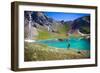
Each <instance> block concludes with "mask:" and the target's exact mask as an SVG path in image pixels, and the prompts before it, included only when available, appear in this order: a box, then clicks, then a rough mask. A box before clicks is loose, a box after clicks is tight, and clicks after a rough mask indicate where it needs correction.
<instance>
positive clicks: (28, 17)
mask: <svg viewBox="0 0 100 73" xmlns="http://www.w3.org/2000/svg"><path fill="white" fill-rule="evenodd" d="M24 26H25V29H24V31H25V32H24V34H25V39H27V38H28V39H35V40H36V39H48V38H60V37H61V38H66V33H68V32H69V31H70V30H73V32H74V31H75V30H77V29H79V30H80V32H82V33H90V17H89V16H84V17H81V18H78V19H76V20H74V21H64V20H62V21H56V20H55V19H53V18H50V17H49V16H47V15H45V13H43V12H32V11H25V12H24ZM30 31H31V32H30Z"/></svg>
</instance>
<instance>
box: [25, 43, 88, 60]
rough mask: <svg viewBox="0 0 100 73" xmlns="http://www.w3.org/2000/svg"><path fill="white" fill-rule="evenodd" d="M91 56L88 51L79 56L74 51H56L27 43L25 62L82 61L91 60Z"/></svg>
mask: <svg viewBox="0 0 100 73" xmlns="http://www.w3.org/2000/svg"><path fill="white" fill-rule="evenodd" d="M89 55H90V54H89V52H88V51H86V52H83V53H82V54H79V53H77V51H75V50H72V49H69V50H65V49H56V48H53V47H48V46H47V45H43V44H38V43H26V42H25V51H24V61H46V60H64V59H80V58H89Z"/></svg>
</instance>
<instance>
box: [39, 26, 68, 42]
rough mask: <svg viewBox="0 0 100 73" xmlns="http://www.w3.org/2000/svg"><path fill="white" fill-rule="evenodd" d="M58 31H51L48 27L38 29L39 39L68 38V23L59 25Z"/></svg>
mask: <svg viewBox="0 0 100 73" xmlns="http://www.w3.org/2000/svg"><path fill="white" fill-rule="evenodd" d="M57 29H58V30H57V31H58V33H56V32H49V31H48V30H47V29H43V28H41V29H39V30H38V33H39V35H38V37H37V40H45V39H55V38H67V36H66V33H67V31H68V30H69V26H68V25H63V26H59V27H58V28H57Z"/></svg>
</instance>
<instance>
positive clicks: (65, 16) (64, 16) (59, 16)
mask: <svg viewBox="0 0 100 73" xmlns="http://www.w3.org/2000/svg"><path fill="white" fill-rule="evenodd" d="M44 14H46V15H47V16H49V17H51V18H53V19H55V20H57V21H61V20H64V21H70V20H75V19H77V18H80V17H83V16H88V15H90V14H83V13H63V12H44Z"/></svg>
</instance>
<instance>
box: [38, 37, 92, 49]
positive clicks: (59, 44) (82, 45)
mask: <svg viewBox="0 0 100 73" xmlns="http://www.w3.org/2000/svg"><path fill="white" fill-rule="evenodd" d="M38 43H40V44H45V45H48V46H51V47H55V48H63V49H68V47H69V48H71V49H77V50H90V41H89V40H87V39H78V38H71V39H69V40H63V41H59V40H54V39H51V40H42V41H39V42H38ZM69 44H70V45H69Z"/></svg>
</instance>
